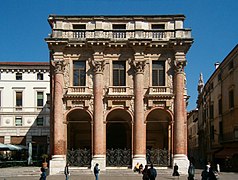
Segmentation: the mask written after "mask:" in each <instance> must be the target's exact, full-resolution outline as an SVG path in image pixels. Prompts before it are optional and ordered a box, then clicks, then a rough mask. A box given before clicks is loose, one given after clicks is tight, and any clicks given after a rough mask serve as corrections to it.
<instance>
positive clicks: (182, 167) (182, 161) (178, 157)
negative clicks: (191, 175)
mask: <svg viewBox="0 0 238 180" xmlns="http://www.w3.org/2000/svg"><path fill="white" fill-rule="evenodd" d="M175 163H176V164H177V165H178V172H179V173H180V174H184V175H187V174H188V167H189V160H188V157H187V155H185V154H175V155H174V156H173V167H174V165H175Z"/></svg>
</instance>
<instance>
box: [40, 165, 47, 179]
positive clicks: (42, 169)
mask: <svg viewBox="0 0 238 180" xmlns="http://www.w3.org/2000/svg"><path fill="white" fill-rule="evenodd" d="M40 171H41V176H40V180H46V169H45V168H43V167H41V168H40Z"/></svg>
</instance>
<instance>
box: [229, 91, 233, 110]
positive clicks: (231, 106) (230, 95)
mask: <svg viewBox="0 0 238 180" xmlns="http://www.w3.org/2000/svg"><path fill="white" fill-rule="evenodd" d="M229 108H234V91H233V90H231V91H229Z"/></svg>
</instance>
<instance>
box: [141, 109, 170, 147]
mask: <svg viewBox="0 0 238 180" xmlns="http://www.w3.org/2000/svg"><path fill="white" fill-rule="evenodd" d="M172 120H173V114H172V112H170V111H169V110H166V109H164V108H160V107H156V108H152V109H151V110H150V111H148V112H147V113H146V115H145V123H146V147H147V149H166V150H171V147H172V145H171V143H172V130H171V124H172Z"/></svg>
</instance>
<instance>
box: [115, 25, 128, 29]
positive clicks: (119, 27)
mask: <svg viewBox="0 0 238 180" xmlns="http://www.w3.org/2000/svg"><path fill="white" fill-rule="evenodd" d="M112 28H113V29H126V25H125V24H113V25H112Z"/></svg>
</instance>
